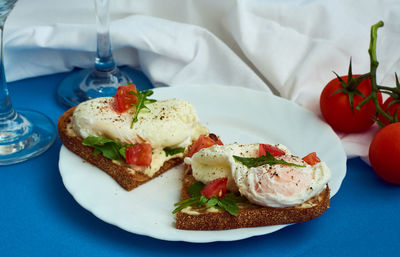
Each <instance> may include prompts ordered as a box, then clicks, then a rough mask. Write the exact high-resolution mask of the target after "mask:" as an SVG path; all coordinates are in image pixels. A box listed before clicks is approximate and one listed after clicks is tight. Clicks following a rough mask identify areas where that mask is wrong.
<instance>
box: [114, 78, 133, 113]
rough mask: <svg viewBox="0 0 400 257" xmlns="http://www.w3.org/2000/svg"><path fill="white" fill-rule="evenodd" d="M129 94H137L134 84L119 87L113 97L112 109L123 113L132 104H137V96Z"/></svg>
mask: <svg viewBox="0 0 400 257" xmlns="http://www.w3.org/2000/svg"><path fill="white" fill-rule="evenodd" d="M131 92H135V93H137V89H136V86H135V85H134V84H129V85H125V86H119V87H118V89H117V92H116V93H115V95H114V99H115V100H114V105H113V107H114V109H115V110H116V111H117V112H119V113H123V112H126V111H127V110H129V109H130V108H132V105H133V104H137V102H138V99H137V96H135V95H133V94H132V93H131Z"/></svg>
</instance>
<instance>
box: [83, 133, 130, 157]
mask: <svg viewBox="0 0 400 257" xmlns="http://www.w3.org/2000/svg"><path fill="white" fill-rule="evenodd" d="M82 144H83V145H86V146H91V147H93V148H94V149H95V150H94V152H93V155H94V156H96V155H98V154H100V153H101V154H103V155H104V157H107V158H108V159H111V160H119V159H122V158H124V156H123V155H121V153H120V149H121V147H122V146H121V145H120V144H118V143H117V142H115V141H114V140H111V139H108V138H104V137H94V136H89V137H86V138H85V139H84V140H83V141H82Z"/></svg>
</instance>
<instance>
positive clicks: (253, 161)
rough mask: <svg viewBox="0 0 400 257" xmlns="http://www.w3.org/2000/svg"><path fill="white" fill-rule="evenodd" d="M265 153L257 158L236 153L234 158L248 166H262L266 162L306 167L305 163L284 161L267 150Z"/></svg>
mask: <svg viewBox="0 0 400 257" xmlns="http://www.w3.org/2000/svg"><path fill="white" fill-rule="evenodd" d="M265 154H266V155H262V156H260V157H256V158H246V157H240V156H237V155H234V156H233V159H235V160H236V161H239V162H241V163H242V164H244V165H245V166H247V167H248V168H252V167H258V166H262V165H265V164H269V165H274V164H283V165H288V166H294V167H301V168H304V167H305V166H304V165H299V164H295V163H290V162H287V161H284V160H278V159H276V158H275V157H274V156H273V155H272V154H270V153H269V152H268V151H266V152H265Z"/></svg>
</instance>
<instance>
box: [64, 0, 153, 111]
mask: <svg viewBox="0 0 400 257" xmlns="http://www.w3.org/2000/svg"><path fill="white" fill-rule="evenodd" d="M109 5H110V1H109V0H95V10H96V23H97V51H96V59H95V63H94V69H83V70H79V71H76V72H72V73H71V75H69V76H67V77H66V78H65V79H64V80H63V81H62V82H61V84H60V85H59V87H58V89H57V96H58V100H59V101H61V103H63V104H64V105H66V106H67V107H71V106H74V105H77V104H79V103H81V102H83V101H86V100H88V99H92V98H96V97H101V96H112V95H114V94H115V92H116V90H117V88H118V86H119V85H126V84H127V83H128V82H132V83H134V84H136V86H138V85H140V86H139V89H147V88H152V84H151V82H150V80H149V79H148V78H147V77H146V76H145V75H144V74H143V73H142V72H141V71H139V70H136V69H131V68H129V67H123V68H118V67H117V66H116V64H115V61H114V58H113V55H112V51H111V42H110V33H109V27H110V26H109V25H110V15H109ZM141 87H142V88H141Z"/></svg>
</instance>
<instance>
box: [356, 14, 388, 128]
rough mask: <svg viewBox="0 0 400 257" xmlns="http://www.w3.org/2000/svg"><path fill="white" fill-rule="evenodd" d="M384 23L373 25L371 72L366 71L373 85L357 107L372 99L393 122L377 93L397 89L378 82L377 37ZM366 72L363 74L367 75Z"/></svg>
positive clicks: (381, 112) (377, 108)
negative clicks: (380, 102)
mask: <svg viewBox="0 0 400 257" xmlns="http://www.w3.org/2000/svg"><path fill="white" fill-rule="evenodd" d="M383 25H384V23H383V21H379V22H377V23H376V24H374V25H372V26H371V39H370V44H369V49H368V53H369V57H370V72H369V73H366V74H369V78H370V80H371V87H372V88H371V94H370V95H369V96H368V97H366V98H364V100H363V101H361V103H360V104H359V105H358V106H357V107H356V109H357V110H360V109H361V107H362V106H363V105H364V104H366V103H367V102H369V101H370V100H372V101H373V103H374V105H375V109H376V111H377V113H380V114H382V115H383V116H384V117H385V118H386V119H388V121H389V122H390V123H391V122H393V117H392V116H390V115H389V114H388V113H386V112H385V111H384V110H383V109H382V108H381V105H380V104H379V100H378V97H377V94H378V92H379V90H380V89H381V90H384V91H386V93H388V92H387V91H390V92H393V90H395V88H390V87H384V86H379V85H378V84H377V83H376V70H377V69H378V66H379V62H378V59H377V57H376V41H377V37H378V29H379V28H380V27H383ZM366 74H363V75H366Z"/></svg>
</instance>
